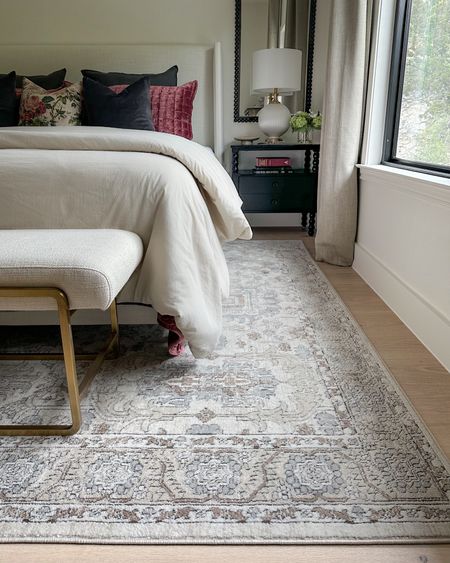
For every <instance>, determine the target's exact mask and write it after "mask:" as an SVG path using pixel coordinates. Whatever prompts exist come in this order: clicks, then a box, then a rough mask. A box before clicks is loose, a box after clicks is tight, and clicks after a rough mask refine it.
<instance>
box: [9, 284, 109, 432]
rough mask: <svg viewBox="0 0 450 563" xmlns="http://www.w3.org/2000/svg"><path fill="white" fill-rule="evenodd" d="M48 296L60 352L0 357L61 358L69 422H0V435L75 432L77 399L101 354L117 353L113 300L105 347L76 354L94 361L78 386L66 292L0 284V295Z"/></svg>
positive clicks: (93, 372)
mask: <svg viewBox="0 0 450 563" xmlns="http://www.w3.org/2000/svg"><path fill="white" fill-rule="evenodd" d="M37 297H47V298H48V297H50V298H52V299H54V300H55V301H56V304H57V306H58V315H59V326H60V330H61V340H62V349H63V353H62V354H33V353H31V354H0V360H64V364H65V369H66V378H67V388H68V394H69V404H70V412H71V420H72V422H71V424H70V425H22V424H16V425H0V436H68V435H70V434H75V433H76V432H78V430H79V428H80V425H81V410H80V398H81V397H83V395H84V394H85V393H86V390H87V388H88V386H89V385H90V383H91V382H92V380H93V379H94V377H95V375H96V374H97V372H98V370H99V368H100V366H101V365H102V362H103V360H104V359H105V357H106V356H107V355H108V354H109V353H110V352H114V354H115V356H117V355H118V353H119V323H118V319H117V305H116V301H115V300H114V301H113V302H112V304H111V306H110V308H109V311H110V315H111V335H110V337H109V339H108V341H107V343H106V346H105V348H104V349H103V350H102V351H101V352H100V353H99V354H80V355H77V359H78V360H94V361H93V363H92V364H91V365H90V366H89V369H88V371H87V373H86V375H85V376H84V378H83V380H82V381H81V383H80V384H79V385H78V379H77V370H76V364H75V351H74V346H73V338H72V326H71V323H70V318H71V316H72V315H73V313H74V312H75V310H70V308H69V300H68V298H67V295H66V294H65V293H64V291H62V290H61V289H58V288H54V287H0V298H11V299H12V298H21V299H22V298H37Z"/></svg>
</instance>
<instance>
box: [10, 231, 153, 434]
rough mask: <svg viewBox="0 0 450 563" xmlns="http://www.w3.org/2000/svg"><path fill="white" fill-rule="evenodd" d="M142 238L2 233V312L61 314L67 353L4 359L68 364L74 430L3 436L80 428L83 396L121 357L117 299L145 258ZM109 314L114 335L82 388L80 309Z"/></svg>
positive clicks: (19, 430)
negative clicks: (110, 360) (75, 324)
mask: <svg viewBox="0 0 450 563" xmlns="http://www.w3.org/2000/svg"><path fill="white" fill-rule="evenodd" d="M142 254H143V247H142V241H141V239H140V238H139V237H138V235H136V234H134V233H130V232H128V231H121V230H115V229H92V230H91V229H77V230H70V229H67V230H66V229H62V230H60V229H57V230H53V229H52V230H47V229H42V230H34V229H29V230H0V310H3V311H18V310H22V311H23V310H51V309H57V310H58V314H59V323H60V329H61V339H62V347H63V354H1V355H0V359H2V360H5V359H9V360H11V359H21V360H23V359H63V360H64V363H65V369H66V377H67V386H68V394H69V402H70V410H71V415H72V423H71V424H70V425H52V426H49V425H47V426H46V425H37V426H36V425H33V426H31V425H28V426H27V425H8V426H6V425H2V426H0V435H68V434H74V433H75V432H77V430H78V429H79V428H80V424H81V412H80V395H82V393H83V391H85V390H86V388H87V386H88V385H89V383H90V382H91V381H92V379H93V377H94V376H95V373H96V372H97V370H98V368H99V367H100V365H101V363H102V361H103V359H104V358H105V356H106V355H107V354H108V353H109V352H110V351H112V350H115V351H116V352H118V343H119V340H118V338H119V332H118V328H119V327H118V321H117V308H116V301H115V299H116V296H117V294H118V293H119V291H120V290H121V289H122V288H123V286H124V285H125V283H126V282H127V281H128V279H129V278H130V276H131V275H132V273H133V272H134V270H135V269H136V267H137V266H138V264H139V263H140V261H141V259H142ZM108 308H109V309H110V312H111V328H112V334H111V337H110V339H109V341H108V343H107V346H106V348H105V349H104V350H103V351H102V352H101V353H100V354H98V355H97V356H96V355H93V354H88V355H86V354H85V355H83V356H78V358H79V359H88V358H95V360H94V362H93V364H92V365H91V366H90V368H89V370H88V372H87V374H86V376H85V377H84V379H83V381H82V382H81V383H80V385H78V381H77V374H76V366H75V355H74V347H73V340H72V329H71V324H70V317H71V314H72V313H73V312H74V311H75V310H77V309H102V310H107V309H108Z"/></svg>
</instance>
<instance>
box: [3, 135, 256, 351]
mask: <svg viewBox="0 0 450 563" xmlns="http://www.w3.org/2000/svg"><path fill="white" fill-rule="evenodd" d="M241 205H242V202H241V200H240V199H239V196H238V195H237V192H236V190H235V187H234V185H233V183H232V181H231V179H230V177H229V176H228V174H227V172H226V171H225V170H224V169H223V167H222V166H221V164H220V163H219V162H218V160H217V159H216V158H215V156H214V155H213V154H212V153H211V151H210V150H209V149H207V148H206V147H203V146H201V145H198V144H197V143H194V142H192V141H188V140H186V139H183V138H181V137H176V136H174V135H168V134H165V133H156V132H147V131H134V130H133V131H132V130H124V129H111V128H102V127H48V128H47V127H36V128H31V127H30V128H28V127H18V128H14V127H13V128H0V229H13V228H21V229H23V228H35V229H39V228H96V227H98V228H118V229H125V230H129V231H133V232H135V233H137V234H138V235H140V237H141V238H142V240H143V242H144V246H145V255H144V259H143V262H142V265H141V267H140V268H139V269H138V271H137V272H136V273H135V275H134V276H133V277H132V279H131V280H130V281H129V282H128V284H127V285H126V286H125V288H124V290H123V291H122V293H121V295H120V299H119V301H120V300H121V301H132V302H136V303H145V304H151V305H153V307H154V309H155V310H156V311H158V312H159V313H161V314H163V315H173V316H174V317H175V319H176V322H177V325H178V327H179V328H180V329H181V330H182V332H183V333H184V335H185V336H186V339H187V340H188V342H189V345H190V348H191V351H192V353H193V354H194V356H196V357H202V356H205V355H208V354H209V353H210V352H211V351H212V350H213V349H214V347H215V346H216V344H217V340H218V338H219V336H220V332H221V319H222V298H223V297H224V296H226V295H227V294H228V290H229V280H228V270H227V266H226V263H225V259H224V256H223V252H222V248H221V242H223V241H227V240H234V239H236V238H242V239H250V238H251V236H252V233H251V229H250V227H249V225H248V223H247V221H246V219H245V217H244V215H243V213H242V211H241Z"/></svg>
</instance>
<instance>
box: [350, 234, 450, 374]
mask: <svg viewBox="0 0 450 563" xmlns="http://www.w3.org/2000/svg"><path fill="white" fill-rule="evenodd" d="M353 269H354V270H355V271H356V272H357V273H358V274H359V275H360V276H361V277H362V278H363V280H364V281H365V282H366V283H367V284H368V285H369V286H370V287H371V288H372V289H373V290H374V291H375V293H377V294H378V295H379V296H380V297H381V299H382V300H383V301H384V302H385V303H386V304H387V305H388V306H389V307H390V308H391V309H392V310H393V311H394V313H396V314H397V316H398V317H399V318H400V319H401V320H402V322H403V323H404V324H405V325H406V326H407V327H408V328H409V329H410V330H411V332H413V333H414V334H415V336H417V338H418V339H419V340H420V341H421V342H422V344H423V345H424V346H425V347H426V348H428V350H429V351H430V352H431V353H432V354H433V355H434V356H435V357H436V358H437V360H438V361H439V362H440V363H441V364H442V365H443V366H444V367H445V368H446V369H447V370H449V371H450V345H449V343H450V319H448V318H447V317H446V316H445V315H444V314H442V312H441V311H439V310H438V309H436V308H435V307H434V305H433V304H432V303H430V302H429V301H428V300H427V299H426V298H425V297H424V296H423V295H421V294H420V293H419V292H418V291H416V290H415V289H414V288H413V287H411V286H410V285H409V284H408V283H407V282H406V281H405V280H403V279H401V278H400V277H399V276H398V275H397V274H396V273H395V272H394V271H392V270H391V269H390V268H389V267H388V266H386V264H384V262H383V261H382V260H380V259H379V258H378V257H376V256H375V255H374V254H372V253H371V252H370V251H369V250H368V249H366V248H364V247H363V246H362V245H361V244H358V243H357V244H356V246H355V260H354V262H353Z"/></svg>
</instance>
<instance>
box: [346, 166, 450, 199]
mask: <svg viewBox="0 0 450 563" xmlns="http://www.w3.org/2000/svg"><path fill="white" fill-rule="evenodd" d="M356 166H357V167H358V168H359V171H360V178H361V180H367V181H370V180H372V181H376V182H380V183H382V184H383V185H384V186H387V187H390V188H393V189H397V190H402V191H408V192H411V193H413V194H414V195H417V196H420V197H423V198H426V199H428V198H431V199H435V200H439V201H440V202H444V203H446V204H448V205H450V179H448V178H443V177H441V176H433V175H431V174H423V173H421V172H413V171H411V170H405V169H403V168H394V167H393V166H385V165H383V164H377V165H372V164H357V165H356Z"/></svg>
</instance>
